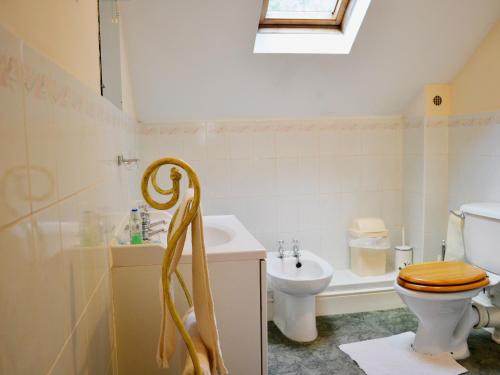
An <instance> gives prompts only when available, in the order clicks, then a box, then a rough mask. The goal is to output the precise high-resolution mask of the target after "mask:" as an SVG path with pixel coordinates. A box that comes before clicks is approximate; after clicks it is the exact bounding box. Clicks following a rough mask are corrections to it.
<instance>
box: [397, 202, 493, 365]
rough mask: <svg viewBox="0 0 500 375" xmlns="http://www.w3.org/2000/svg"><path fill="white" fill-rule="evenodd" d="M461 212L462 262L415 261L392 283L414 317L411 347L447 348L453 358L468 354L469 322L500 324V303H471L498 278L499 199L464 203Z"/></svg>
mask: <svg viewBox="0 0 500 375" xmlns="http://www.w3.org/2000/svg"><path fill="white" fill-rule="evenodd" d="M461 212H462V214H463V215H464V232H463V237H464V246H465V258H466V262H467V263H464V262H449V261H445V262H429V263H420V264H415V265H412V266H409V267H407V268H404V269H403V270H401V272H400V273H399V276H398V279H397V281H396V283H395V284H394V288H395V289H396V291H397V292H398V293H399V295H400V296H401V298H402V299H403V301H404V302H405V303H406V305H407V306H408V308H409V309H410V310H411V311H412V312H413V313H414V314H415V315H416V316H417V318H418V321H419V324H418V329H417V333H416V336H415V342H414V344H413V348H414V349H415V351H417V352H420V353H425V354H439V353H443V352H450V353H452V355H453V357H454V358H455V359H464V358H467V357H468V356H469V355H470V353H469V348H468V345H467V338H468V336H469V333H470V331H471V329H472V328H473V327H477V328H479V327H484V326H489V327H499V326H500V307H488V308H486V307H483V306H481V305H476V304H474V305H473V303H472V298H473V297H475V296H477V295H478V294H479V293H480V292H481V291H482V290H484V289H485V288H491V287H493V286H495V285H496V284H498V283H499V281H500V276H499V275H500V203H476V204H467V205H463V206H462V207H461ZM493 338H494V337H493ZM495 341H496V340H495Z"/></svg>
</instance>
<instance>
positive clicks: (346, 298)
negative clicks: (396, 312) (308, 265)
mask: <svg viewBox="0 0 500 375" xmlns="http://www.w3.org/2000/svg"><path fill="white" fill-rule="evenodd" d="M404 306H405V304H404V303H403V301H402V300H401V298H400V297H399V296H398V294H397V293H396V291H395V290H394V289H393V288H392V287H391V288H383V289H382V288H381V289H379V290H366V291H356V292H351V293H346V292H343V293H334V292H326V293H322V294H319V295H318V296H317V297H316V315H317V316H321V315H338V314H350V313H357V312H365V311H376V310H389V309H396V308H398V307H404ZM272 319H273V301H272V297H271V298H268V300H267V320H268V321H269V320H272Z"/></svg>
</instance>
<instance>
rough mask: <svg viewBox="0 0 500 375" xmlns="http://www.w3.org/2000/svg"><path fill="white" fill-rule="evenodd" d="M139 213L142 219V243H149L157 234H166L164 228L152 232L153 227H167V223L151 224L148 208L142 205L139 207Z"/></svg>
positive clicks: (163, 221)
mask: <svg viewBox="0 0 500 375" xmlns="http://www.w3.org/2000/svg"><path fill="white" fill-rule="evenodd" d="M139 209H140V212H141V219H142V239H143V240H144V241H149V240H150V239H151V237H152V236H154V235H155V234H158V233H162V232H166V231H167V230H166V228H160V229H156V230H152V229H153V228H154V227H157V226H158V225H165V226H166V225H167V224H168V222H167V220H164V219H162V220H157V221H153V222H151V215H150V213H149V211H148V206H147V205H145V204H142V205H140V206H139Z"/></svg>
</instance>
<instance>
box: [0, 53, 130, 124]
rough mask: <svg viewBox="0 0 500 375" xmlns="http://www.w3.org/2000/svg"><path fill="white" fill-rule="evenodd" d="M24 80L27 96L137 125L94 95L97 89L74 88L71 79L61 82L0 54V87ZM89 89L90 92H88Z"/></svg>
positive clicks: (96, 117) (94, 116) (95, 117)
mask: <svg viewBox="0 0 500 375" xmlns="http://www.w3.org/2000/svg"><path fill="white" fill-rule="evenodd" d="M17 82H21V83H22V85H23V87H24V90H25V93H26V95H28V96H30V97H33V98H35V99H38V100H50V101H51V102H52V103H53V104H55V105H58V106H60V107H63V108H67V109H71V110H73V111H76V112H79V113H81V114H84V115H86V116H88V117H90V118H91V119H92V120H94V121H101V122H104V123H108V124H113V125H124V126H134V125H135V120H133V119H132V118H130V117H129V116H128V115H126V114H125V113H123V112H122V111H120V110H119V109H118V108H116V107H114V106H113V105H112V104H110V103H109V102H108V101H107V99H105V98H103V97H98V98H96V99H95V98H93V97H95V96H96V94H95V92H93V91H91V90H90V89H87V88H86V87H85V88H84V89H82V87H81V86H83V84H82V85H81V86H80V85H79V87H78V88H76V87H72V85H71V82H66V81H65V80H62V81H58V80H56V79H54V78H53V77H51V76H50V75H49V74H48V73H45V72H40V71H38V70H36V69H35V68H33V67H31V66H29V65H28V64H26V63H24V62H22V61H20V60H19V59H18V58H16V57H14V56H8V55H0V88H8V89H12V88H13V87H14V85H15V83H17ZM86 91H87V92H86Z"/></svg>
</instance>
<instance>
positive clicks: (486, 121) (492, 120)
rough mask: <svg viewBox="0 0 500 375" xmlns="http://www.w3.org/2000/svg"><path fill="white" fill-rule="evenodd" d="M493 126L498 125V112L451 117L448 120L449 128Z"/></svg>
mask: <svg viewBox="0 0 500 375" xmlns="http://www.w3.org/2000/svg"><path fill="white" fill-rule="evenodd" d="M493 125H500V111H498V112H482V113H475V114H472V115H460V116H451V117H450V119H449V127H464V126H470V127H476V126H493Z"/></svg>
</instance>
